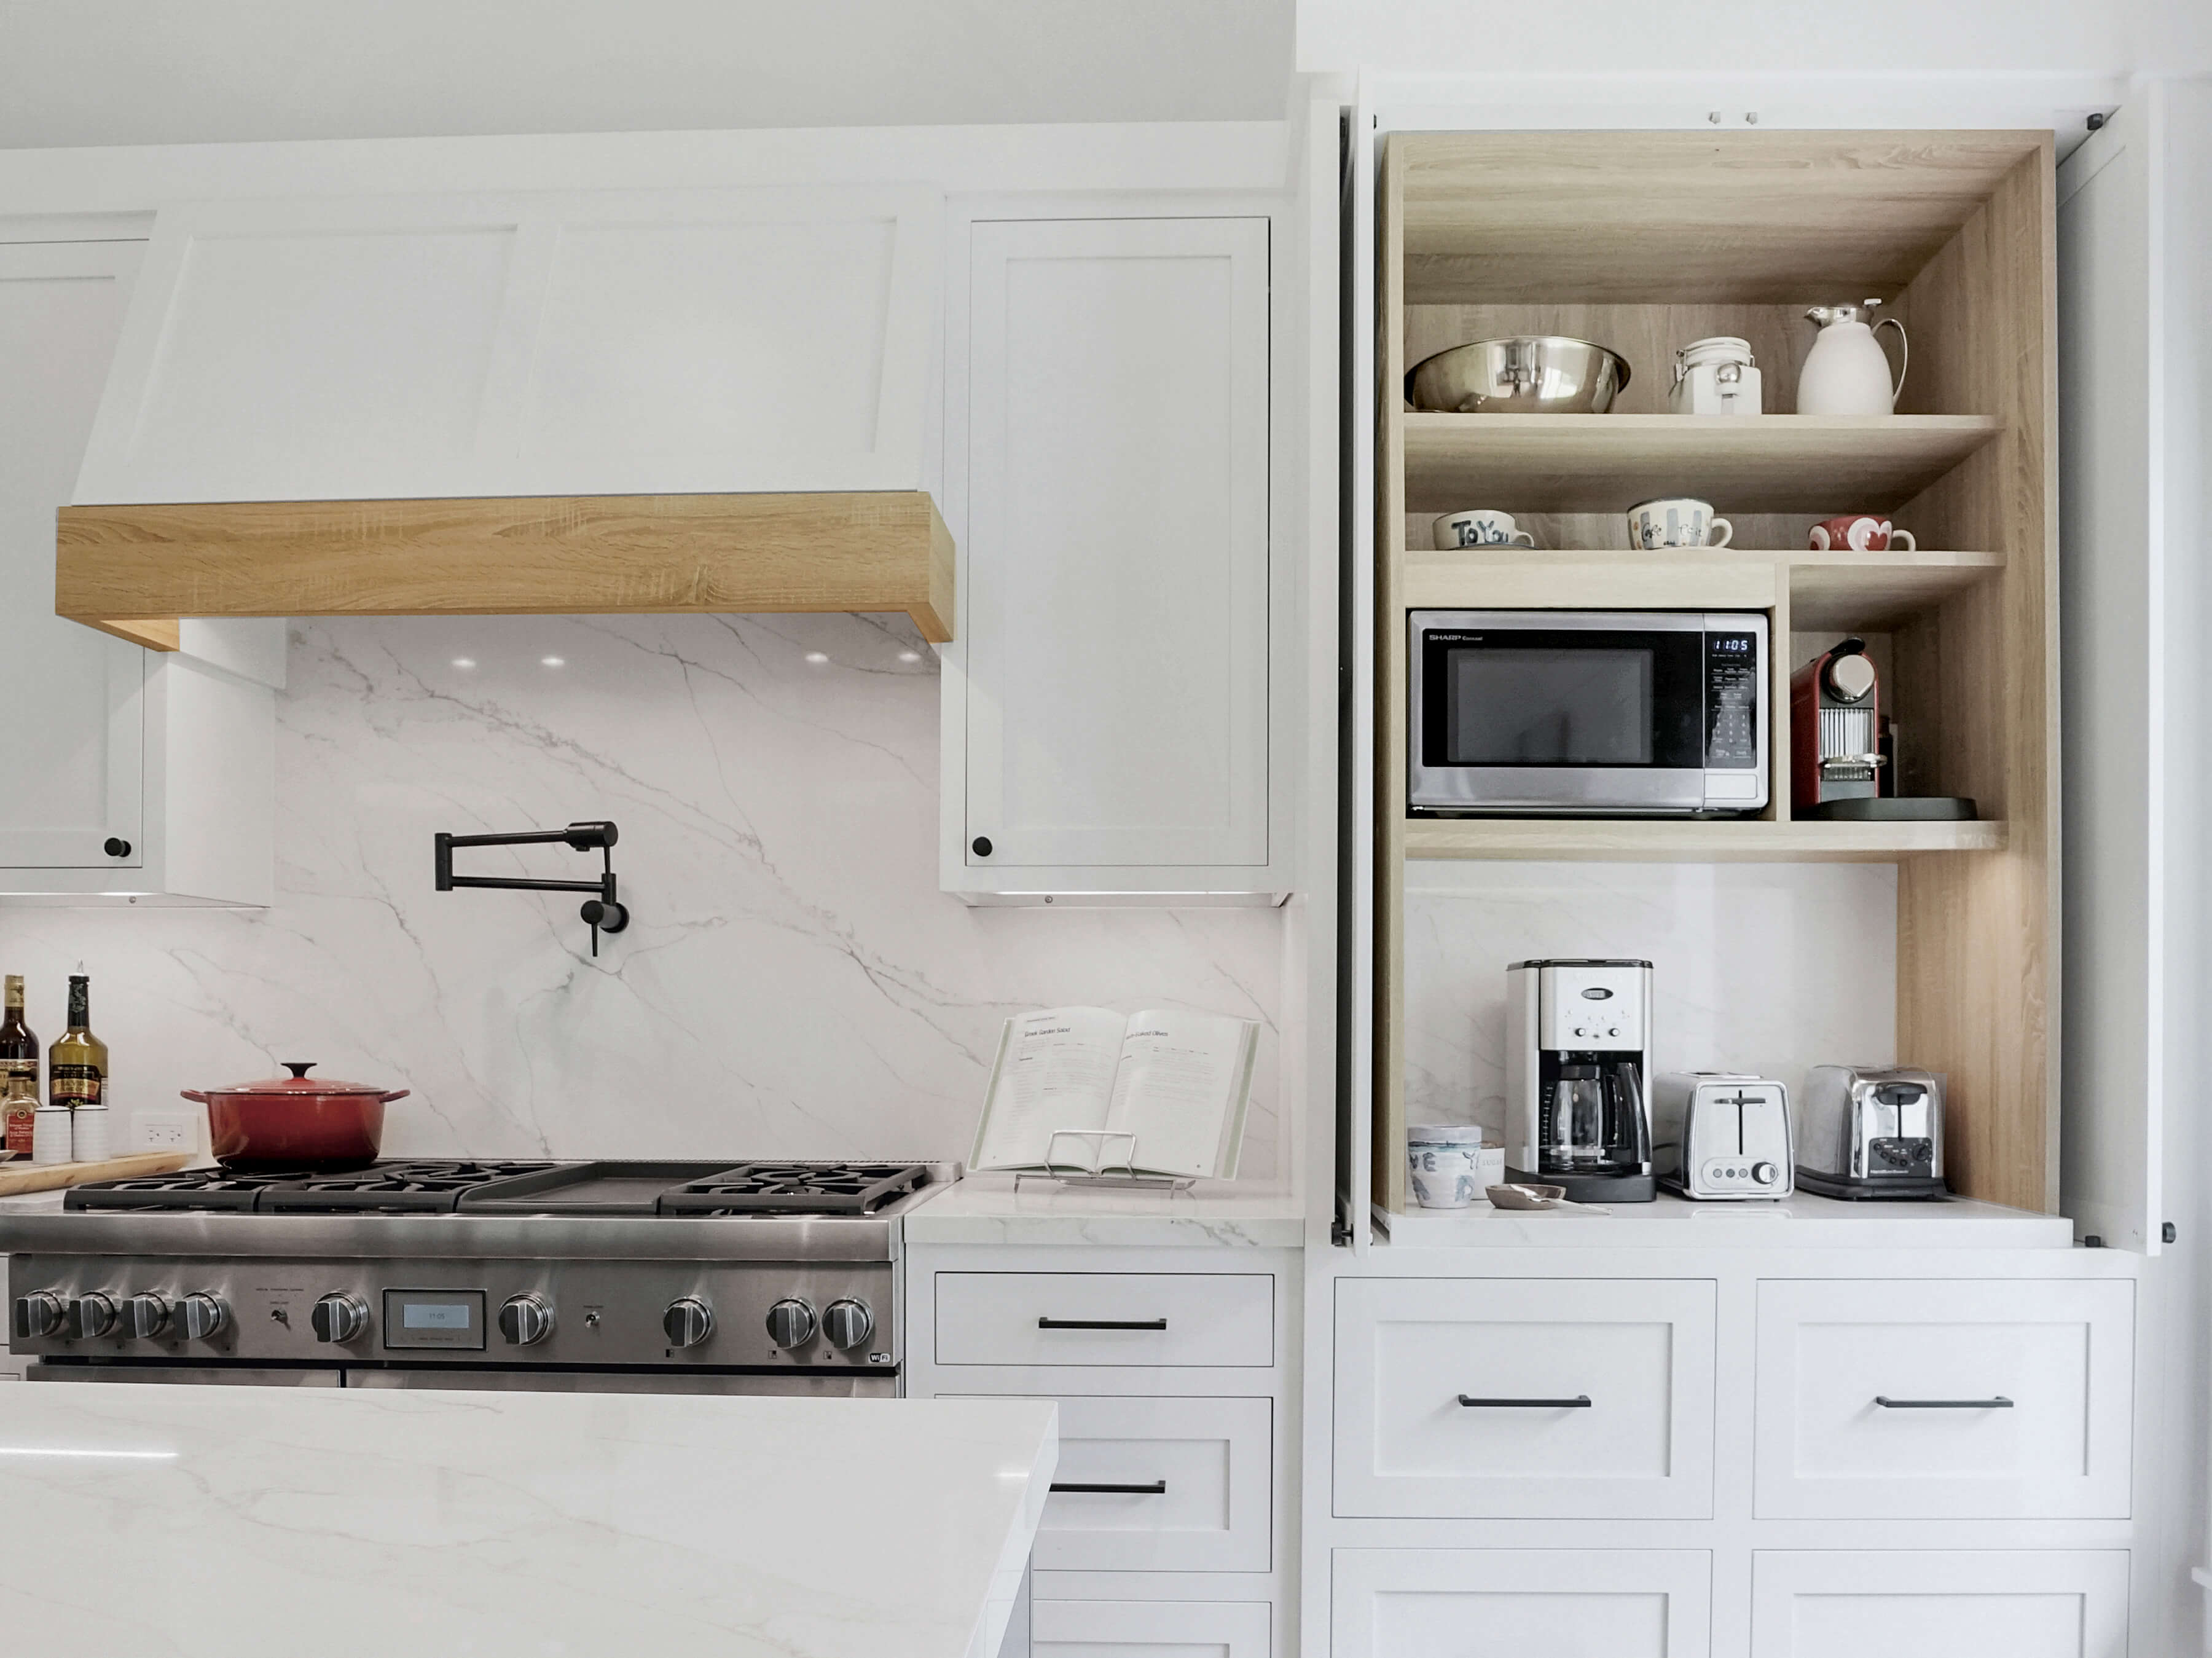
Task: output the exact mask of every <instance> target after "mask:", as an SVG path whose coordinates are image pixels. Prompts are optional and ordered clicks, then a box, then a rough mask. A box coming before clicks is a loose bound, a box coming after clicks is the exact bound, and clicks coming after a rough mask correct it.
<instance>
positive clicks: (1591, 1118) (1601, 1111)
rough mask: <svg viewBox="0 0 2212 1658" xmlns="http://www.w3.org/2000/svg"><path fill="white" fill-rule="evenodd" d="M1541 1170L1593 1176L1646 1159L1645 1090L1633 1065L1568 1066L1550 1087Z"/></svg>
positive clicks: (1633, 1165) (1648, 1150)
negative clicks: (1543, 1167)
mask: <svg viewBox="0 0 2212 1658" xmlns="http://www.w3.org/2000/svg"><path fill="white" fill-rule="evenodd" d="M1547 1127H1548V1128H1549V1130H1550V1133H1549V1135H1548V1137H1547V1143H1546V1145H1545V1146H1544V1165H1545V1167H1546V1169H1557V1170H1559V1172H1561V1173H1563V1174H1565V1173H1577V1172H1589V1171H1595V1170H1598V1169H1610V1168H1616V1167H1620V1166H1624V1165H1625V1166H1627V1167H1631V1168H1633V1167H1635V1166H1637V1165H1638V1164H1639V1163H1643V1162H1644V1161H1645V1160H1647V1159H1648V1158H1649V1157H1650V1145H1649V1144H1648V1140H1647V1137H1646V1135H1645V1133H1644V1090H1643V1088H1642V1086H1641V1084H1639V1082H1638V1077H1637V1067H1636V1066H1635V1065H1634V1064H1633V1063H1632V1062H1627V1061H1624V1062H1622V1063H1620V1064H1615V1065H1598V1064H1595V1063H1590V1062H1569V1063H1567V1064H1565V1065H1562V1066H1560V1067H1559V1078H1558V1080H1557V1081H1555V1082H1554V1083H1553V1084H1552V1099H1551V1110H1550V1112H1549V1113H1548V1114H1547Z"/></svg>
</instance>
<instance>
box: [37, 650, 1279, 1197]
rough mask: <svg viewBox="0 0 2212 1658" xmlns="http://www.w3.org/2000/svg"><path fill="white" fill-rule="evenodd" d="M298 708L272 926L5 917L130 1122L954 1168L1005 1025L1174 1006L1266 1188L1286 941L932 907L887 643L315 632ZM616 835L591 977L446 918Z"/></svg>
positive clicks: (541, 939) (283, 706)
mask: <svg viewBox="0 0 2212 1658" xmlns="http://www.w3.org/2000/svg"><path fill="white" fill-rule="evenodd" d="M289 675H290V684H289V689H288V690H287V692H286V693H285V694H284V695H283V696H282V697H281V698H280V699H279V702H278V716H277V719H278V726H277V807H276V848H277V865H278V867H277V889H278V896H277V902H276V904H275V905H274V906H273V907H272V908H270V909H268V910H266V911H263V912H243V911H240V912H224V911H216V912H208V911H179V910H155V909H152V908H126V909H83V910H67V909H12V910H11V909H4V908H0V967H4V969H5V970H7V971H9V972H21V973H25V974H27V975H30V979H31V985H32V997H31V1008H30V1014H31V1023H32V1024H33V1028H34V1029H37V1031H38V1032H39V1034H40V1036H41V1037H43V1038H45V1039H46V1040H49V1041H50V1040H52V1036H53V1035H55V1034H56V1032H57V1031H58V1029H59V1028H60V1025H61V1023H62V1019H61V1014H62V999H63V990H64V984H63V981H64V975H66V974H68V973H70V972H72V971H76V970H79V963H82V970H84V971H88V972H89V973H90V974H91V975H92V977H93V993H94V1001H93V1013H94V1021H93V1023H94V1028H95V1029H97V1030H98V1031H99V1032H100V1035H102V1036H103V1037H104V1038H106V1041H107V1042H108V1043H109V1044H110V1048H111V1054H112V1061H111V1063H112V1073H113V1078H114V1082H113V1087H114V1096H113V1097H114V1100H115V1103H116V1105H117V1107H118V1118H121V1117H123V1116H125V1115H127V1114H129V1113H131V1112H132V1111H134V1110H141V1109H147V1108H156V1109H167V1108H183V1107H182V1102H179V1101H178V1099H177V1090H178V1089H179V1088H183V1087H194V1086H206V1085H209V1084H225V1083H231V1082H237V1081H241V1080H244V1079H246V1078H253V1077H262V1076H267V1075H270V1074H272V1073H274V1072H276V1071H277V1068H278V1062H279V1061H280V1060H299V1059H305V1060H317V1061H319V1067H320V1070H321V1071H322V1072H324V1073H325V1074H327V1075H330V1076H333V1077H338V1078H349V1079H352V1080H357V1081H375V1082H381V1083H385V1084H387V1085H390V1086H393V1087H404V1088H410V1089H412V1090H414V1093H413V1096H412V1097H410V1098H409V1099H407V1100H404V1101H402V1102H398V1103H397V1104H395V1105H393V1106H392V1108H391V1109H390V1113H389V1116H388V1119H387V1126H386V1151H387V1153H392V1154H424V1155H474V1156H488V1155H499V1154H506V1155H517V1156H520V1155H548V1154H550V1155H555V1156H560V1157H594V1156H605V1157H613V1156H630V1157H723V1156H741V1157H750V1156H766V1157H836V1156H869V1155H876V1156H908V1155H912V1156H923V1155H927V1156H931V1157H964V1156H965V1155H966V1154H967V1151H968V1147H969V1139H970V1137H971V1135H972V1133H973V1131H974V1127H975V1116H976V1113H977V1110H978V1108H979V1107H980V1105H981V1099H982V1092H983V1085H984V1079H985V1076H986V1073H987V1066H988V1063H989V1060H990V1055H991V1053H992V1051H993V1048H994V1043H995V1041H996V1038H997V1035H998V1031H999V1028H1000V1022H1001V1021H1002V1020H1004V1019H1005V1018H1006V1017H1007V1016H1008V1015H1009V1014H1011V1013H1014V1012H1018V1011H1022V1010H1024V1009H1027V1008H1030V1007H1035V1006H1039V1005H1060V1004H1065V1003H1077V1002H1080V1003H1091V1004H1097V1005H1103V1006H1109V1007H1117V1008H1121V1009H1122V1010H1124V1011H1131V1010H1133V1009H1135V1008H1138V1007H1141V1006H1148V1005H1164V1006H1174V1007H1188V1008H1197V1009H1204V1010H1207V1011H1215V1012H1221V1013H1229V1014H1234V1015H1237V1016H1238V1017H1244V1018H1250V1019H1256V1020H1258V1021H1260V1022H1261V1027H1262V1031H1261V1050H1260V1062H1259V1072H1258V1076H1257V1079H1256V1082H1255V1093H1254V1098H1253V1103H1252V1109H1251V1113H1250V1118H1249V1129H1248V1134H1247V1139H1246V1142H1245V1152H1244V1158H1243V1175H1244V1176H1245V1177H1246V1178H1247V1179H1248V1180H1257V1181H1266V1180H1267V1179H1269V1178H1270V1177H1273V1176H1276V1175H1278V1174H1279V1169H1280V1159H1279V1144H1278V1142H1279V1127H1278V1125H1279V1104H1280V1102H1279V1075H1280V1070H1279V1064H1278V1052H1279V1018H1278V1013H1279V1006H1280V1003H1281V994H1280V980H1281V973H1282V956H1283V944H1284V940H1283V932H1282V925H1283V924H1282V918H1281V915H1280V914H1279V912H1277V911H1273V910H1269V909H1212V910H1182V911H1176V910H1164V909H1151V908H1146V909H1125V910H1111V909H1079V908H1049V909H1048V908H990V909H973V908H968V907H967V906H965V905H963V904H962V903H961V902H959V901H958V900H957V899H955V898H951V897H949V896H945V895H944V894H942V893H940V892H939V890H938V889H937V836H938V753H939V744H938V720H939V697H938V683H939V676H938V668H937V663H936V660H935V658H934V657H933V655H932V654H931V653H930V652H929V650H928V649H927V647H925V646H923V645H922V644H921V642H920V641H919V640H918V639H917V638H916V637H915V635H914V633H913V631H912V629H911V627H910V624H908V622H907V620H906V618H905V617H903V616H889V617H885V616H675V617H659V616H637V617H580V618H555V617H520V616H518V617H495V618H469V619H429V618H424V619H392V618H380V619H375V620H362V621H330V622H318V623H312V624H295V628H294V632H293V635H292V644H291V652H290V665H289ZM600 817H605V818H611V819H613V820H614V821H615V823H617V825H618V826H619V828H620V831H621V837H622V838H621V843H620V845H619V846H618V847H617V848H616V852H615V860H614V867H615V870H616V872H617V874H618V875H619V876H620V878H621V881H622V896H623V901H624V902H626V903H628V904H629V907H630V909H631V912H632V915H633V920H632V923H631V926H630V927H629V931H628V932H624V933H623V934H621V935H620V936H618V937H612V938H605V939H603V940H602V942H601V944H600V950H599V957H597V959H593V958H592V956H591V955H590V954H589V944H590V934H589V932H588V930H587V929H586V927H585V926H584V925H583V923H582V922H581V921H580V920H578V919H577V916H576V907H577V903H578V902H579V900H578V899H577V898H576V897H574V896H538V895H532V894H526V893H514V892H490V891H459V892H452V893H444V894H441V893H437V892H435V891H434V890H433V889H432V885H431V835H433V833H434V832H435V831H436V830H439V829H449V830H453V831H454V832H456V833H468V832H480V831H497V830H509V829H530V828H552V827H556V826H558V825H561V824H563V823H568V822H570V821H572V820H574V819H581V818H600ZM463 859H465V860H466V861H465V862H462V861H460V860H463ZM457 865H458V866H459V867H460V868H461V869H462V870H463V871H464V872H481V873H500V872H507V873H516V874H532V875H539V876H554V877H568V876H575V877H580V876H587V875H591V874H594V873H596V872H597V867H598V865H597V859H596V857H587V856H585V855H580V854H577V853H571V852H569V851H568V850H567V849H566V848H563V847H551V848H526V849H522V850H520V851H516V852H507V851H478V852H472V853H460V854H457ZM122 1127H124V1125H123V1123H122V1122H121V1121H118V1129H120V1128H122ZM118 1138H123V1137H122V1136H118Z"/></svg>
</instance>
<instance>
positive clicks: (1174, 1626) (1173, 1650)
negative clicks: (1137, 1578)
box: [1030, 1600, 1273, 1658]
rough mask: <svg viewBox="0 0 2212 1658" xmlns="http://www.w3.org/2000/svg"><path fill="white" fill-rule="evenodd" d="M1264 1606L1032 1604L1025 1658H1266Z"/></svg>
mask: <svg viewBox="0 0 2212 1658" xmlns="http://www.w3.org/2000/svg"><path fill="white" fill-rule="evenodd" d="M1272 1610H1273V1609H1272V1608H1271V1607H1270V1606H1268V1605H1267V1603H1266V1602H1265V1601H1252V1600H1039V1601H1037V1602H1036V1604H1035V1605H1034V1606H1031V1607H1030V1653H1031V1655H1032V1658H1267V1625H1268V1614H1269V1612H1271V1611H1272Z"/></svg>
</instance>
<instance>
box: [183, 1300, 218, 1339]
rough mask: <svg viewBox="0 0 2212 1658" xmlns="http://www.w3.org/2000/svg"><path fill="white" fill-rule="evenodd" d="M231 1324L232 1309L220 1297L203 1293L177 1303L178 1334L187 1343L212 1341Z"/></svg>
mask: <svg viewBox="0 0 2212 1658" xmlns="http://www.w3.org/2000/svg"><path fill="white" fill-rule="evenodd" d="M229 1322H230V1309H228V1307H225V1306H224V1305H223V1304H222V1297H218V1296H211V1295H208V1294H205V1293H204V1292H203V1293H200V1294H197V1295H189V1296H186V1297H185V1298H184V1299H183V1300H182V1301H180V1302H179V1303H177V1332H178V1333H179V1334H180V1335H182V1336H183V1337H184V1339H185V1340H187V1341H208V1340H211V1339H214V1338H215V1337H216V1336H217V1335H220V1334H221V1333H222V1327H223V1326H225V1325H226V1324H228V1323H229Z"/></svg>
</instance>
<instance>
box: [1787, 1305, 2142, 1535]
mask: <svg viewBox="0 0 2212 1658" xmlns="http://www.w3.org/2000/svg"><path fill="white" fill-rule="evenodd" d="M2134 1305H2135V1303H2134V1297H2133V1286H2132V1285H2131V1284H2126V1283H2123V1282H2105V1283H2094V1284H2084V1283H2080V1282H2064V1283H2060V1282H2051V1281H2030V1282H2025V1283H2022V1282H2002V1281H1996V1280H1984V1281H1972V1280H1946V1281H1934V1282H1920V1283H1913V1282H1901V1281H1895V1280H1891V1281H1886V1282H1881V1283H1872V1282H1844V1283H1838V1282H1820V1281H1814V1280H1802V1281H1796V1280H1793V1281H1780V1280H1771V1281H1769V1282H1766V1283H1763V1284H1760V1285H1759V1411H1758V1424H1759V1425H1758V1441H1757V1458H1758V1499H1757V1501H1758V1512H1759V1516H1760V1517H1761V1518H1763V1519H1798V1518H1805V1519H1899V1520H1904V1519H1931V1520H1995V1519H2087V1518H2110V1519H2118V1518H2124V1516H2125V1515H2127V1513H2128V1508H2129V1496H2128V1493H2129V1483H2130V1482H2129V1472H2128V1461H2129V1441H2130V1416H2131V1406H2130V1390H2131V1388H2132V1387H2133V1369H2134V1366H2133V1361H2132V1358H2131V1356H2130V1355H2131V1351H2132V1345H2133V1342H2134V1323H2135V1319H2134ZM1883 1401H1887V1403H1885V1402H1883ZM2000 1401H2002V1402H2000Z"/></svg>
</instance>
